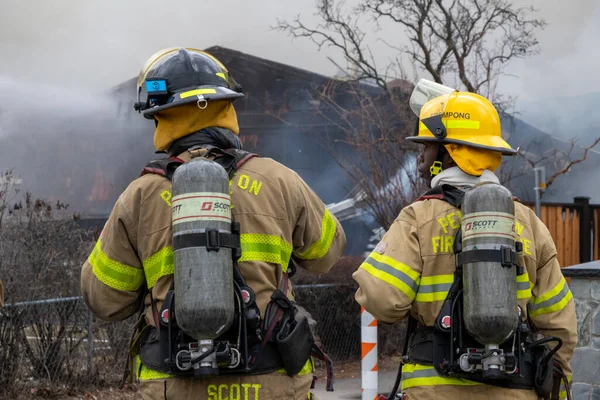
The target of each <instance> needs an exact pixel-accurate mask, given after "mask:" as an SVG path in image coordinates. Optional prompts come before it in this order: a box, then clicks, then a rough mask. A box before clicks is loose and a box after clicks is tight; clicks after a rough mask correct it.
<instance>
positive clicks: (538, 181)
mask: <svg viewBox="0 0 600 400" xmlns="http://www.w3.org/2000/svg"><path fill="white" fill-rule="evenodd" d="M533 173H534V175H535V188H534V190H535V215H537V216H538V218H541V216H540V215H541V205H542V204H541V203H542V193H544V190H546V168H545V167H535V168H534V169H533Z"/></svg>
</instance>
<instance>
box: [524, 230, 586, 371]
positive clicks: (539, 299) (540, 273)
mask: <svg viewBox="0 0 600 400" xmlns="http://www.w3.org/2000/svg"><path fill="white" fill-rule="evenodd" d="M540 229H541V231H542V235H536V237H537V238H543V239H541V241H542V243H541V246H540V247H538V270H537V277H536V281H535V282H534V284H533V288H532V290H531V292H532V299H531V302H530V303H529V317H530V318H531V319H532V321H533V323H534V325H535V326H536V327H537V328H538V330H539V331H540V332H541V333H543V334H544V335H546V336H556V337H558V338H560V339H561V340H562V347H561V348H560V350H558V353H557V354H556V355H555V358H556V359H557V361H558V362H559V363H560V365H561V366H562V368H563V370H564V372H565V374H566V375H567V376H568V377H569V379H570V377H571V374H572V371H571V365H570V363H571V358H572V357H573V352H574V350H575V346H576V345H577V320H576V316H575V303H574V300H573V295H572V294H571V291H570V290H569V285H568V284H567V282H566V280H565V278H564V276H563V274H562V271H561V269H560V265H559V263H558V260H557V258H556V247H555V246H554V242H553V241H552V238H551V236H550V233H549V232H548V231H547V229H545V226H543V227H540Z"/></svg>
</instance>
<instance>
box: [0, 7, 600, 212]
mask: <svg viewBox="0 0 600 400" xmlns="http://www.w3.org/2000/svg"><path fill="white" fill-rule="evenodd" d="M352 3H356V0H352V1H351V2H350V5H352ZM514 3H515V4H516V5H519V6H521V5H532V4H533V5H534V6H535V7H537V8H538V9H539V10H540V13H539V16H541V17H543V18H545V19H546V21H547V22H548V26H547V27H546V29H545V30H543V31H541V32H539V33H538V38H539V40H540V44H541V48H542V52H541V53H540V54H539V55H537V56H534V57H532V58H531V59H528V60H526V61H517V62H514V63H512V64H510V65H509V67H508V69H507V72H509V73H510V74H511V75H513V76H511V77H506V78H503V79H502V81H501V85H500V87H499V90H500V92H504V93H508V94H512V95H516V96H518V97H519V98H520V99H522V100H527V101H539V102H541V103H543V101H544V99H546V98H549V97H554V96H559V95H560V96H565V95H579V94H583V93H587V92H593V91H600V82H599V80H597V79H593V77H594V76H595V72H596V71H598V70H599V69H600V65H599V64H600V57H599V56H598V51H596V44H595V41H596V38H597V37H598V36H599V34H600V7H598V6H597V5H596V4H595V3H596V1H595V0H576V1H572V2H569V3H567V2H565V1H564V0H533V1H531V0H529V1H528V0H516V1H514ZM0 4H1V6H2V7H1V12H0V140H1V141H2V145H1V146H0V170H1V171H3V170H6V169H8V168H11V167H14V168H15V169H16V172H17V173H18V174H20V175H22V176H23V177H24V181H25V182H30V183H32V184H33V186H34V187H33V188H30V189H35V191H37V192H38V193H39V194H40V195H48V194H52V195H54V194H55V193H56V191H57V190H59V191H75V192H78V193H83V194H85V196H88V194H89V193H90V191H92V192H93V191H94V189H93V187H94V185H95V184H96V183H98V182H100V185H99V187H102V183H103V182H104V183H107V184H109V185H110V186H111V188H110V189H111V193H112V194H111V196H116V194H117V193H119V192H120V191H121V190H122V189H123V186H124V184H125V183H126V182H128V181H130V180H131V179H133V178H134V177H135V176H136V173H137V171H139V168H141V167H142V166H143V162H144V160H146V159H150V158H152V157H153V154H152V137H151V131H152V127H151V126H150V125H148V123H149V122H147V121H145V122H146V124H144V123H143V122H144V121H142V120H139V121H137V120H136V121H137V122H135V126H134V125H133V122H131V121H122V120H119V119H118V118H117V117H116V113H117V109H118V107H117V105H116V104H115V99H114V98H111V97H107V96H105V95H104V93H105V92H106V91H108V90H109V89H110V88H112V87H114V86H116V85H118V84H120V83H121V82H123V81H125V80H126V79H129V78H132V77H134V76H137V74H138V72H139V70H140V68H141V66H142V64H143V63H144V62H145V61H146V59H147V58H148V57H149V56H150V55H151V54H152V53H154V52H155V51H156V50H158V49H161V48H164V47H170V46H187V47H197V48H207V47H210V46H215V45H219V46H223V47H228V48H231V49H234V50H238V51H242V52H245V53H248V54H252V55H254V56H258V57H262V58H265V59H269V60H273V61H277V62H281V63H284V64H289V65H293V66H296V67H299V68H303V69H306V70H309V71H313V72H317V73H321V74H324V75H334V74H336V73H337V72H338V69H337V67H335V66H334V65H333V64H332V63H331V61H330V60H329V58H332V59H334V60H335V61H336V62H338V64H341V65H343V62H342V60H341V58H340V55H339V53H336V52H335V51H333V50H332V49H327V48H324V49H322V50H321V51H318V50H317V48H316V46H315V45H314V44H313V43H312V42H310V41H309V40H307V39H293V38H291V37H289V36H288V35H287V34H285V33H283V32H279V31H274V30H272V29H271V26H273V25H275V24H276V23H277V18H280V19H286V20H291V19H293V18H294V17H295V16H296V15H298V14H300V16H301V17H302V19H303V21H304V22H305V23H306V24H307V25H309V26H313V27H314V26H316V25H317V24H318V23H319V21H318V19H317V18H316V17H315V16H314V13H315V10H314V4H315V3H314V1H311V0H307V1H301V2H290V1H282V0H263V1H247V0H246V1H243V0H230V1H228V2H223V1H216V0H202V1H191V0H190V1H188V0H186V1H171V2H164V1H158V0H128V1H118V0H103V1H100V0H85V1H77V0H53V1H40V0H1V3H0ZM361 22H362V23H363V25H361V26H362V29H363V30H364V31H365V32H366V33H367V38H366V43H368V45H369V46H370V47H371V50H372V51H373V54H374V55H375V58H376V61H377V64H378V65H379V66H381V67H383V66H385V65H386V63H388V62H389V61H390V59H391V58H393V56H394V55H395V51H394V50H390V48H389V47H388V46H387V45H386V44H385V43H383V42H382V40H381V39H385V40H386V41H387V42H388V43H390V44H393V45H394V46H402V45H404V44H406V39H405V35H404V33H403V30H402V29H401V28H400V27H398V26H395V25H394V24H390V23H387V24H383V25H382V26H381V29H379V30H378V29H376V27H375V25H374V24H372V23H371V22H369V21H368V20H367V19H364V18H363V19H361ZM408 72H409V73H410V71H408ZM418 77H426V78H427V77H428V76H427V75H426V74H420V75H419V76H418ZM418 77H415V76H412V78H413V79H416V78H418ZM240 83H241V84H242V85H243V84H244V82H240ZM127 107H130V105H127ZM132 131H135V132H134V133H132ZM65 143H68V144H69V146H66V145H65ZM132 152H135V154H137V155H138V156H137V157H138V158H139V160H138V158H136V160H135V162H134V163H133V164H135V170H133V171H132V170H130V168H129V167H130V166H131V164H132V163H131V162H130V161H128V160H129V158H130V157H131V154H132ZM72 153H75V154H76V156H77V157H73V155H72ZM138 164H139V165H138ZM125 167H127V168H125ZM98 169H102V170H103V171H104V174H105V175H103V176H96V174H97V171H98ZM91 176H93V177H94V178H93V179H90V177H91ZM114 182H124V183H123V184H120V185H119V184H114ZM323 182H326V181H323ZM320 184H321V183H319V182H317V183H315V186H316V187H319V185H320ZM105 186H106V185H105ZM321 186H327V185H326V184H323V185H321ZM56 188H60V189H56ZM346 189H349V188H346ZM59 194H60V193H59ZM59 194H57V195H56V196H57V197H59ZM82 196H83V195H82ZM76 201H77V202H78V203H79V202H82V201H85V199H83V198H78V199H76ZM95 211H97V212H106V210H95Z"/></svg>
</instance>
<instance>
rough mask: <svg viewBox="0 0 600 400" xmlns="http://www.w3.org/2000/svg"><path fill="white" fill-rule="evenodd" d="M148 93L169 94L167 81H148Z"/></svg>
mask: <svg viewBox="0 0 600 400" xmlns="http://www.w3.org/2000/svg"><path fill="white" fill-rule="evenodd" d="M146 91H147V92H148V94H167V93H168V91H167V81H166V80H164V79H150V80H146Z"/></svg>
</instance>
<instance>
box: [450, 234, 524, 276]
mask: <svg viewBox="0 0 600 400" xmlns="http://www.w3.org/2000/svg"><path fill="white" fill-rule="evenodd" d="M522 246H523V244H522V243H521V242H516V251H515V250H513V249H512V248H510V247H508V246H502V248H501V249H475V250H467V251H463V252H460V253H458V254H456V266H457V267H459V266H462V265H465V264H470V263H475V262H499V263H500V264H501V265H502V266H503V267H504V268H512V266H513V265H514V266H515V267H516V268H517V275H523V274H524V273H525V268H524V267H523V266H521V265H519V262H518V256H519V254H518V253H519V252H520V251H522Z"/></svg>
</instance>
